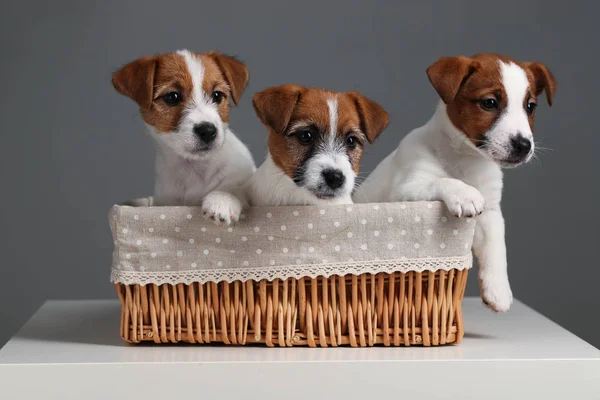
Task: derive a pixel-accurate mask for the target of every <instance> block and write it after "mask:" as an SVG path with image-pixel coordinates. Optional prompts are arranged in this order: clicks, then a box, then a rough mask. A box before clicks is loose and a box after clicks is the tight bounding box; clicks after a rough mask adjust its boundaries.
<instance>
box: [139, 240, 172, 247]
mask: <svg viewBox="0 0 600 400" xmlns="http://www.w3.org/2000/svg"><path fill="white" fill-rule="evenodd" d="M165 240H167V239H164V240H163V243H166V242H165ZM135 244H137V245H138V246H141V245H142V241H141V240H138V241H137V242H135Z"/></svg>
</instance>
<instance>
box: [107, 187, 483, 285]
mask: <svg viewBox="0 0 600 400" xmlns="http://www.w3.org/2000/svg"><path fill="white" fill-rule="evenodd" d="M151 203H152V199H151V198H145V199H138V200H134V201H132V202H130V203H128V204H124V205H116V206H114V207H113V208H112V209H111V211H110V216H109V220H110V225H111V230H112V234H113V238H114V245H115V247H114V253H113V266H112V272H111V281H112V282H114V283H122V284H127V285H130V284H140V285H145V284H149V283H153V284H157V285H160V284H164V283H167V284H172V285H175V284H178V283H184V284H190V283H192V282H199V283H206V282H220V281H227V282H233V281H235V280H241V281H246V280H250V279H252V280H262V279H268V280H273V279H276V278H279V279H287V278H296V279H298V278H301V277H311V278H315V277H317V276H324V277H329V276H332V275H346V274H356V275H359V274H362V273H379V272H385V273H391V272H408V271H418V272H422V271H437V270H439V269H443V270H446V271H447V270H450V269H453V268H456V269H464V268H470V267H471V264H472V256H471V245H472V241H473V234H474V232H475V224H476V221H475V219H472V218H462V219H459V218H456V217H454V216H452V215H450V213H449V212H448V211H447V209H446V207H445V205H444V204H443V203H441V202H403V203H378V204H374V203H371V204H352V205H337V206H327V207H321V206H283V207H251V208H250V209H248V210H246V211H245V212H244V214H243V215H242V218H241V220H240V222H239V223H238V224H236V225H233V226H229V227H227V226H217V225H215V224H214V223H213V222H211V221H208V220H206V219H205V218H204V217H203V216H202V211H201V209H200V207H183V206H182V207H151V206H150V205H151Z"/></svg>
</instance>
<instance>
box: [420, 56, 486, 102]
mask: <svg viewBox="0 0 600 400" xmlns="http://www.w3.org/2000/svg"><path fill="white" fill-rule="evenodd" d="M477 68H479V62H478V61H476V60H473V59H472V58H468V57H463V56H458V57H442V58H440V59H439V60H438V61H436V62H435V63H434V64H433V65H431V66H429V68H427V76H428V77H429V81H430V82H431V84H432V85H433V87H434V88H435V90H436V92H438V94H439V95H440V97H441V99H442V100H443V101H444V103H446V104H448V103H450V102H452V101H453V100H454V98H455V97H456V94H457V93H458V91H459V89H460V87H461V86H462V85H463V83H464V82H465V81H466V79H467V78H468V77H469V76H470V75H471V74H472V73H473V72H474V71H475V70H476V69H477Z"/></svg>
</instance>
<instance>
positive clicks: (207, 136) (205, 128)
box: [194, 122, 217, 143]
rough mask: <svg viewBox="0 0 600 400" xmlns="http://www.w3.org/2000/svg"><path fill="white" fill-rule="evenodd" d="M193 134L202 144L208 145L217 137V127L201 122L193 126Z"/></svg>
mask: <svg viewBox="0 0 600 400" xmlns="http://www.w3.org/2000/svg"><path fill="white" fill-rule="evenodd" d="M194 133H195V134H196V135H197V136H198V137H199V138H200V140H202V141H203V142H204V143H210V142H212V141H213V140H215V138H216V137H217V127H216V126H215V125H214V124H211V123H210V122H202V123H201V124H196V125H194Z"/></svg>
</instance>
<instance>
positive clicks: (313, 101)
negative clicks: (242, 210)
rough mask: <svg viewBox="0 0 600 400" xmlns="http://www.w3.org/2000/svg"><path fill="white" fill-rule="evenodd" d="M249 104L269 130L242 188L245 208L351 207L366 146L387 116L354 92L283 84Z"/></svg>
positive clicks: (264, 92)
mask: <svg viewBox="0 0 600 400" xmlns="http://www.w3.org/2000/svg"><path fill="white" fill-rule="evenodd" d="M252 103H253V105H254V109H255V111H256V114H257V115H258V117H259V118H260V120H261V121H262V123H263V124H264V125H266V127H267V128H268V132H269V138H268V149H269V154H268V156H267V159H266V160H265V162H264V163H263V164H262V165H261V166H260V168H258V170H257V171H256V173H255V174H254V175H253V176H252V179H251V180H250V182H249V184H248V187H247V192H246V194H247V198H248V202H249V204H250V205H254V206H264V205H274V206H275V205H311V204H323V205H325V204H351V203H352V191H353V190H354V182H355V178H356V176H357V174H358V171H359V164H360V159H361V157H362V155H363V151H364V146H365V143H366V142H369V143H373V141H374V140H375V138H377V136H379V134H380V133H381V132H382V131H383V130H384V129H385V127H386V126H387V124H388V121H389V117H388V114H387V113H386V112H385V111H384V109H383V108H382V107H381V106H380V105H379V104H377V103H375V102H374V101H372V100H369V99H367V98H366V97H364V96H362V95H361V94H360V93H357V92H345V93H335V92H330V91H328V90H323V89H314V88H305V87H302V86H297V85H291V84H288V85H283V86H278V87H271V88H268V89H266V90H264V91H262V92H260V93H257V94H256V95H255V96H254V98H253V100H252Z"/></svg>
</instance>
